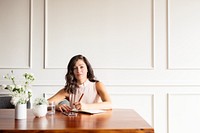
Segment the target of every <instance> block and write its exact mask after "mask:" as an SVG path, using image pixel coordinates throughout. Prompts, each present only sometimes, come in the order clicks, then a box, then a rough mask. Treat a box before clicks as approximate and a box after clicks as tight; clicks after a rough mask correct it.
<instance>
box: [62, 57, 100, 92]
mask: <svg viewBox="0 0 200 133" xmlns="http://www.w3.org/2000/svg"><path fill="white" fill-rule="evenodd" d="M78 60H83V61H84V63H85V64H86V66H87V70H88V73H87V78H88V80H89V81H91V82H98V80H96V79H95V76H94V72H93V69H92V66H91V64H90V63H89V61H88V60H87V58H86V57H84V56H83V55H76V56H74V57H72V58H71V59H70V61H69V63H68V66H67V74H66V75H65V80H66V84H65V87H64V89H65V91H67V92H68V93H75V92H76V88H77V86H78V85H77V79H76V78H75V75H74V66H75V64H76V62H77V61H78Z"/></svg>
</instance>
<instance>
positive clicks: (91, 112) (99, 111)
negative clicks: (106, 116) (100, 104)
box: [72, 109, 106, 114]
mask: <svg viewBox="0 0 200 133" xmlns="http://www.w3.org/2000/svg"><path fill="white" fill-rule="evenodd" d="M72 112H76V113H86V114H99V113H104V112H106V111H105V110H100V109H87V110H72Z"/></svg>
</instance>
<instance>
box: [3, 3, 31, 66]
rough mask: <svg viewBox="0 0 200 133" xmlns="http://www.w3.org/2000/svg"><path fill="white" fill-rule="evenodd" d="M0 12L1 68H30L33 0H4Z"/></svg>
mask: <svg viewBox="0 0 200 133" xmlns="http://www.w3.org/2000/svg"><path fill="white" fill-rule="evenodd" d="M5 10H6V11H5ZM0 12H1V13H0V21H1V22H0V29H1V31H0V36H1V37H0V46H1V52H0V69H8V68H10V69H30V68H31V66H32V0H20V1H12V2H11V1H10V0H2V2H1V5H0ZM7 21H9V23H8V22H7ZM2 48H4V49H2Z"/></svg>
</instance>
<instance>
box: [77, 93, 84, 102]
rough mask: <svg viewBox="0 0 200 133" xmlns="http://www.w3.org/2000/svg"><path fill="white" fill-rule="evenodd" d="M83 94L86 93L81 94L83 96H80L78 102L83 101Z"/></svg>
mask: <svg viewBox="0 0 200 133" xmlns="http://www.w3.org/2000/svg"><path fill="white" fill-rule="evenodd" d="M83 95H84V93H82V94H81V96H80V98H79V100H78V102H80V101H81V99H82V97H83Z"/></svg>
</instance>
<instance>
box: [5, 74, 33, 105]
mask: <svg viewBox="0 0 200 133" xmlns="http://www.w3.org/2000/svg"><path fill="white" fill-rule="evenodd" d="M11 74H12V75H10V74H7V75H6V76H4V78H5V79H8V80H11V81H12V84H11V85H1V88H2V89H7V90H9V91H10V92H11V95H12V99H11V103H12V104H13V105H16V104H25V103H27V101H28V100H29V99H30V97H31V96H32V91H31V89H30V83H31V82H33V81H34V80H35V79H34V76H33V74H28V73H25V74H23V77H24V78H25V81H24V84H16V82H15V77H14V75H13V71H11Z"/></svg>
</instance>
